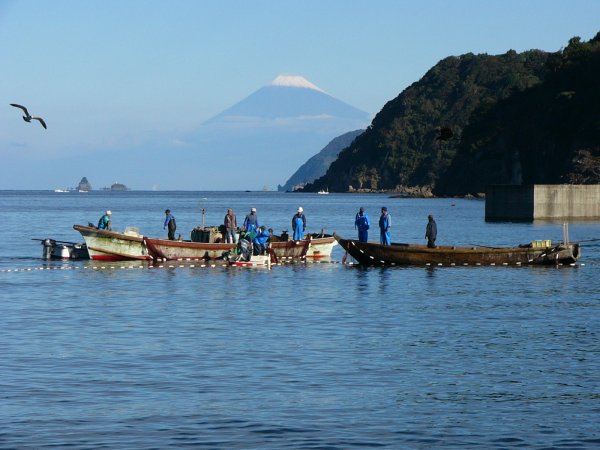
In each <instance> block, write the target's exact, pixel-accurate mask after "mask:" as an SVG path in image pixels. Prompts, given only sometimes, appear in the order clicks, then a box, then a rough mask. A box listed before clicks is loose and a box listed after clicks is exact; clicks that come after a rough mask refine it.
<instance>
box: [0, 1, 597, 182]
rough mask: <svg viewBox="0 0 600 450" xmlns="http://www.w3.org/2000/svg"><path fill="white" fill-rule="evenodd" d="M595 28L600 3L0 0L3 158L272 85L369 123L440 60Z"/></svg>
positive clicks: (190, 116)
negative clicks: (304, 89) (295, 79)
mask: <svg viewBox="0 0 600 450" xmlns="http://www.w3.org/2000/svg"><path fill="white" fill-rule="evenodd" d="M599 17H600V1H599V0H564V1H562V0H561V1H559V0H498V1H492V0H453V1H437V0H429V1H428V0H418V1H417V0H412V1H408V0H406V1H405V0H369V1H367V0H303V1H301V2H300V1H291V0H290V1H285V0H279V1H274V0H273V1H268V0H252V1H247V0H244V1H242V0H239V1H238V0H236V1H233V0H218V1H209V0H197V1H195V0H169V1H166V0H161V1H159V0H144V1H141V0H103V1H91V0H90V1H87V0H52V1H42V0H0V98H1V100H2V101H0V157H2V159H4V160H5V161H12V160H13V159H14V158H25V159H27V158H30V159H34V158H42V159H47V160H48V161H52V160H53V159H55V158H59V157H61V156H64V155H73V154H74V155H78V156H81V157H85V155H86V154H88V153H92V152H99V151H103V150H105V149H110V148H127V146H129V145H136V144H138V143H140V142H143V141H144V140H147V139H151V138H152V137H153V136H158V135H161V134H168V133H178V132H186V131H192V130H194V129H196V128H197V127H198V126H200V125H201V124H202V123H203V122H205V121H206V120H208V119H210V118H211V117H213V116H215V115H217V114H218V113H220V112H221V111H223V110H225V109H226V108H228V107H230V106H232V105H233V104H235V103H237V102H238V101H240V100H241V99H243V98H245V97H246V96H248V95H249V94H251V93H252V92H254V91H256V90H257V89H259V88H261V87H263V86H265V85H268V84H269V83H270V82H271V81H272V80H273V79H275V78H276V77H277V76H278V75H280V74H293V75H301V76H303V77H305V78H306V79H307V80H309V81H310V82H312V83H314V84H315V85H316V86H318V87H319V88H320V89H322V90H324V91H325V92H327V93H328V94H329V95H332V96H333V97H335V98H337V99H339V100H342V101H344V102H346V103H348V104H350V105H352V106H354V107H356V108H359V109H361V110H364V111H367V112H368V113H370V114H371V115H372V116H374V115H375V114H376V113H377V112H378V111H379V110H381V108H382V107H383V106H384V105H385V103H386V102H387V101H389V100H391V99H393V98H395V97H396V96H397V95H398V94H399V93H400V92H402V91H403V90H404V89H405V88H407V87H408V86H409V85H410V84H412V83H414V82H416V81H418V80H419V79H420V78H421V77H422V76H423V75H424V74H425V73H426V72H427V70H428V69H429V68H431V67H432V66H433V65H435V64H436V63H437V62H438V61H440V60H441V59H443V58H445V57H447V56H451V55H460V54H464V53H468V52H472V53H476V54H477V53H487V54H500V53H505V52H506V51H508V50H511V49H512V50H516V51H518V52H521V51H525V50H529V49H534V48H535V49H541V50H546V51H558V50H560V49H561V48H563V47H565V46H566V44H567V42H568V40H569V39H570V38H571V37H573V36H580V37H581V38H582V39H583V40H589V39H591V38H592V37H593V36H594V35H595V34H596V33H597V32H599V31H600V21H598V18H599ZM9 103H20V104H23V105H26V106H27V107H28V108H29V109H30V113H31V114H32V115H40V116H42V117H43V118H44V119H45V120H46V122H47V124H48V129H47V130H43V129H42V128H41V127H40V126H39V124H38V123H32V124H27V123H25V122H24V121H23V120H21V119H20V111H19V110H17V109H15V108H12V107H11V106H9ZM2 105H4V106H2ZM318 150H319V149H316V151H318ZM316 151H315V153H316ZM3 166H4V167H3V168H1V169H0V189H9V188H10V187H11V186H6V185H5V184H3V182H2V178H3V177H2V174H3V171H4V172H5V173H7V171H10V170H11V168H10V167H9V164H3ZM19 167H21V166H19ZM22 178H23V180H26V179H27V174H26V173H23V174H22ZM282 181H285V180H282ZM54 187H56V186H40V185H39V184H36V181H35V180H31V181H27V182H25V181H24V182H23V184H22V185H20V186H19V188H31V189H51V188H54Z"/></svg>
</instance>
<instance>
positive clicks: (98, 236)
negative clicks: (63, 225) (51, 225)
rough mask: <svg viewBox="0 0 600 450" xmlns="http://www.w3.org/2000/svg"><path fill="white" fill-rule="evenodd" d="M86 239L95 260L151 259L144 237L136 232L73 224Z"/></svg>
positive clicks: (90, 253)
mask: <svg viewBox="0 0 600 450" xmlns="http://www.w3.org/2000/svg"><path fill="white" fill-rule="evenodd" d="M73 229H75V230H77V231H79V233H81V236H83V239H84V240H85V243H86V246H87V250H88V253H89V255H90V259H92V260H95V261H122V260H132V259H134V260H147V261H149V260H151V259H152V256H151V255H150V254H149V253H148V249H147V248H146V246H145V245H144V241H143V237H142V236H141V235H139V234H134V233H121V232H118V231H108V230H100V229H97V228H95V227H90V226H84V225H73Z"/></svg>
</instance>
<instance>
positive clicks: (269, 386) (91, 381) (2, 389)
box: [0, 191, 600, 449]
mask: <svg viewBox="0 0 600 450" xmlns="http://www.w3.org/2000/svg"><path fill="white" fill-rule="evenodd" d="M384 205H385V206H387V207H388V208H389V210H390V213H391V215H392V219H393V227H392V230H393V232H392V238H393V241H404V242H417V241H420V242H424V233H425V225H426V222H427V215H428V214H433V215H434V216H435V217H436V220H437V223H438V229H439V233H438V234H439V237H438V242H439V243H440V244H442V243H447V244H456V245H460V244H472V245H474V244H477V245H490V246H496V245H514V244H518V243H524V242H528V241H531V240H534V239H551V240H553V241H559V240H561V239H562V223H555V222H539V221H536V222H533V223H486V222H485V220H484V206H485V204H484V202H483V201H480V200H466V199H394V198H390V197H389V196H387V195H383V194H368V195H367V194H364V195H348V194H330V195H327V196H323V195H316V194H289V193H288V194H286V193H273V192H125V193H112V192H89V193H85V194H84V193H75V192H71V193H54V192H43V191H35V192H29V191H27V192H12V191H2V192H0V211H1V212H2V216H1V217H2V228H3V239H1V240H0V448H2V449H8V448H14V449H30V448H35V449H43V448H61V449H62V448H76V449H80V448H81V449H112V448H119V449H121V448H132V449H163V448H194V449H198V448H206V449H369V448H390V449H429V448H481V449H506V448H529V449H547V448H556V449H582V448H590V449H591V448H600V432H599V431H598V418H599V417H600V354H599V353H600V345H599V342H600V339H599V338H600V314H599V313H600V311H599V309H600V283H599V282H598V280H599V279H600V241H596V239H598V238H600V223H599V222H595V221H588V222H578V223H570V225H569V230H570V239H571V240H572V241H582V245H583V252H582V257H581V260H580V261H579V263H578V264H576V265H575V266H564V267H433V268H424V267H407V268H399V267H394V268H361V267H356V266H349V265H344V264H341V263H340V260H341V259H342V256H343V253H342V251H341V250H340V248H339V247H336V248H335V249H334V252H333V256H332V259H331V261H327V262H322V263H312V264H309V263H306V264H304V263H297V264H286V265H283V266H275V267H273V268H272V270H266V269H263V268H260V269H248V268H230V267H223V266H218V265H217V266H215V267H200V266H199V265H198V264H191V263H189V262H188V263H186V262H181V263H173V264H165V265H164V266H163V267H153V266H148V265H147V264H145V263H142V264H140V263H139V262H136V263H131V262H119V263H96V262H92V261H67V262H62V261H43V260H42V259H41V255H42V246H41V244H40V242H39V241H35V240H33V239H43V238H46V237H50V238H54V239H59V240H65V241H73V242H81V237H80V236H79V234H78V233H77V232H75V231H74V230H73V229H72V225H73V224H76V223H80V224H87V223H88V222H93V223H96V222H97V220H98V218H99V217H100V216H101V215H102V213H103V211H104V210H106V209H111V210H112V211H113V227H114V228H115V229H120V230H122V229H124V228H125V227H127V226H133V227H137V228H139V230H140V232H141V233H143V234H147V235H152V236H166V231H163V229H162V222H163V219H164V210H165V209H166V208H170V209H171V211H172V212H173V214H174V215H175V217H176V218H177V225H178V231H177V232H178V233H181V234H182V235H184V236H188V235H189V234H188V233H189V231H190V230H191V229H192V228H193V227H195V226H198V225H201V224H202V223H203V221H204V223H205V224H206V225H213V224H219V223H221V221H222V219H223V216H224V215H225V212H226V209H227V208H229V207H232V208H234V209H235V211H236V212H237V214H238V221H239V222H241V221H242V220H243V217H244V215H245V214H246V213H247V212H248V211H249V209H250V207H256V208H257V209H258V215H259V219H260V220H261V222H262V223H264V224H265V225H267V226H270V227H272V228H274V230H276V231H278V232H279V231H281V230H284V229H291V217H292V215H293V214H294V212H295V211H296V209H297V207H298V206H302V207H303V208H304V210H305V213H306V216H307V219H308V229H309V231H320V230H321V229H324V230H325V231H326V232H332V231H336V232H338V233H339V234H341V235H343V236H355V231H354V227H353V221H354V215H355V213H356V211H357V210H358V207H360V206H364V207H365V208H366V209H367V212H368V213H369V214H370V216H371V219H372V220H373V221H374V222H376V221H377V219H378V211H379V210H380V207H381V206H384ZM202 209H204V215H202ZM375 228H376V227H375ZM371 238H374V239H376V238H377V236H376V233H375V232H374V233H373V234H372V235H371Z"/></svg>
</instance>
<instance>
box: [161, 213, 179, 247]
mask: <svg viewBox="0 0 600 450" xmlns="http://www.w3.org/2000/svg"><path fill="white" fill-rule="evenodd" d="M165 216H166V217H165V223H164V224H163V230H164V229H166V228H168V229H169V240H171V241H174V240H175V230H176V229H177V224H176V222H175V217H174V216H173V214H171V210H170V209H167V210H166V211H165Z"/></svg>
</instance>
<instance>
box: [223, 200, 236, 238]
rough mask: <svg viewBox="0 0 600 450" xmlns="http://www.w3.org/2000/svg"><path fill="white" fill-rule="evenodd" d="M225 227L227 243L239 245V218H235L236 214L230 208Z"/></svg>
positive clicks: (224, 222) (224, 223)
mask: <svg viewBox="0 0 600 450" xmlns="http://www.w3.org/2000/svg"><path fill="white" fill-rule="evenodd" d="M223 225H224V226H225V242H227V243H228V244H230V243H234V244H236V243H237V218H236V217H235V213H234V212H233V209H231V208H229V209H228V210H227V214H226V215H225V219H224V221H223Z"/></svg>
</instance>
